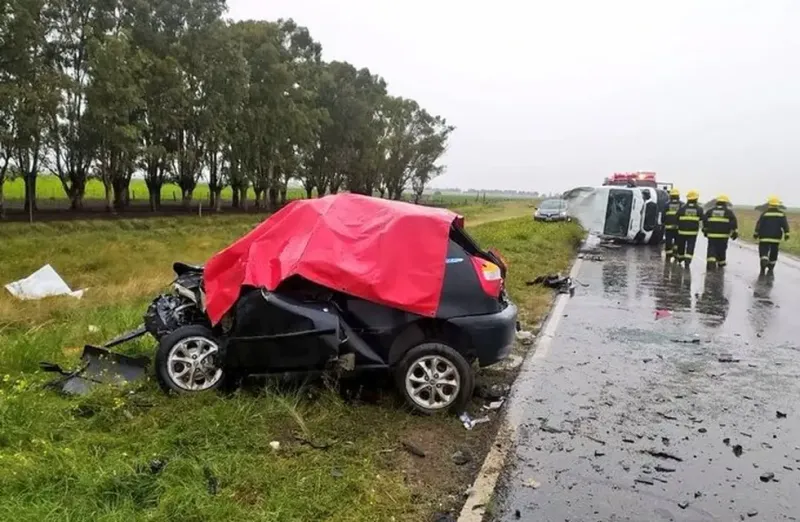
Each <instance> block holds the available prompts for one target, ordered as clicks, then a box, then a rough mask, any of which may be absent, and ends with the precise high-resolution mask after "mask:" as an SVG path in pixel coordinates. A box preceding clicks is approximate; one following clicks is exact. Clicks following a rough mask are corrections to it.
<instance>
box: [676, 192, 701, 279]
mask: <svg viewBox="0 0 800 522" xmlns="http://www.w3.org/2000/svg"><path fill="white" fill-rule="evenodd" d="M699 198H700V195H699V194H698V193H697V191H694V190H690V191H689V193H688V194H686V203H684V204H683V205H682V206H681V208H680V209H678V213H677V214H675V216H676V217H677V218H678V262H681V261H683V263H684V264H685V265H686V266H687V267H688V266H689V265H691V264H692V259H693V258H694V246H695V244H697V234H698V232H700V223H701V222H702V221H703V207H701V206H700V205H698V204H697V200H698V199H699Z"/></svg>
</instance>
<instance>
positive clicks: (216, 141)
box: [198, 23, 249, 210]
mask: <svg viewBox="0 0 800 522" xmlns="http://www.w3.org/2000/svg"><path fill="white" fill-rule="evenodd" d="M198 52H200V53H201V54H202V59H203V64H204V67H203V69H204V71H205V75H204V78H203V89H202V91H203V94H202V101H201V106H202V107H203V110H204V112H203V113H202V115H201V119H202V127H203V129H204V130H205V142H206V145H205V154H206V170H207V172H208V187H209V194H210V196H209V197H210V201H209V204H210V205H211V207H212V208H214V209H215V210H219V209H220V206H221V202H222V200H221V193H222V189H223V188H224V187H225V186H226V185H227V184H228V177H229V175H230V166H229V162H230V159H231V153H230V149H231V141H232V139H233V136H232V133H233V132H235V131H236V126H235V125H234V124H233V121H234V120H235V119H236V118H238V117H240V115H241V114H242V113H243V112H244V111H245V110H246V107H245V99H246V95H247V87H248V80H249V71H248V68H247V62H246V60H245V57H244V54H243V52H242V48H241V43H240V42H239V41H238V39H236V38H235V35H234V33H233V30H232V29H231V28H230V27H229V26H226V25H223V24H222V23H218V24H216V25H215V26H214V27H213V28H212V29H211V30H210V31H209V37H208V38H207V39H206V40H205V41H204V42H203V47H202V49H201V50H199V51H198Z"/></svg>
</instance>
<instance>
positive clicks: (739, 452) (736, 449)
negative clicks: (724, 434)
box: [733, 444, 744, 457]
mask: <svg viewBox="0 0 800 522" xmlns="http://www.w3.org/2000/svg"><path fill="white" fill-rule="evenodd" d="M742 453H744V449H742V445H741V444H734V445H733V454H734V455H736V456H737V457H741V456H742Z"/></svg>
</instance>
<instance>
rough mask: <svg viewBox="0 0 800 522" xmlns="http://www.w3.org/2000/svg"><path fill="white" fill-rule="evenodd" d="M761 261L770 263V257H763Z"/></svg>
mask: <svg viewBox="0 0 800 522" xmlns="http://www.w3.org/2000/svg"><path fill="white" fill-rule="evenodd" d="M761 259H762V261H769V257H767V256H761Z"/></svg>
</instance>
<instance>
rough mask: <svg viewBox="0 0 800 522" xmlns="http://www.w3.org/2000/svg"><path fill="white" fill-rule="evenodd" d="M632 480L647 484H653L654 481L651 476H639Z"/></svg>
mask: <svg viewBox="0 0 800 522" xmlns="http://www.w3.org/2000/svg"><path fill="white" fill-rule="evenodd" d="M634 482H638V483H639V484H647V485H648V486H652V485H653V484H655V481H654V480H653V479H652V478H651V477H645V476H639V477H637V478H636V479H634Z"/></svg>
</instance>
